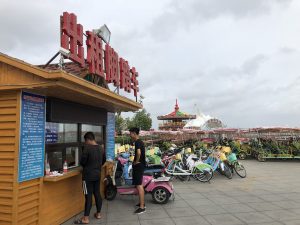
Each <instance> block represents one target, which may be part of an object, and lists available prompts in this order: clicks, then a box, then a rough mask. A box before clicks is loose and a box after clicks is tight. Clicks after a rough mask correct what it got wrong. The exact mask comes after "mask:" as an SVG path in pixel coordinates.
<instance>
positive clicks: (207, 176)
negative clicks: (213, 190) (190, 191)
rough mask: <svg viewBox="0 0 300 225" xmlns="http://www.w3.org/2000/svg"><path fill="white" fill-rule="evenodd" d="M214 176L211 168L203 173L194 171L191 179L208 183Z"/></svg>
mask: <svg viewBox="0 0 300 225" xmlns="http://www.w3.org/2000/svg"><path fill="white" fill-rule="evenodd" d="M213 176H214V171H213V169H212V168H210V169H205V170H203V171H200V170H198V169H195V174H194V175H193V177H194V178H195V179H197V180H199V181H200V182H209V181H210V180H211V178H213Z"/></svg>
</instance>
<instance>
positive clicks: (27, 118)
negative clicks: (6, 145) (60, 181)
mask: <svg viewBox="0 0 300 225" xmlns="http://www.w3.org/2000/svg"><path fill="white" fill-rule="evenodd" d="M45 101H46V99H45V97H43V96H39V95H35V94H30V93H26V92H22V106H21V124H20V127H21V129H20V149H19V176H18V181H19V182H22V181H27V180H32V179H35V178H39V177H42V176H44V157H45V155H44V154H45V109H46V107H45V105H46V104H45Z"/></svg>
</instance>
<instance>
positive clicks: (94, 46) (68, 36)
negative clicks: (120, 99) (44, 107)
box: [61, 12, 139, 97]
mask: <svg viewBox="0 0 300 225" xmlns="http://www.w3.org/2000/svg"><path fill="white" fill-rule="evenodd" d="M86 36H87V39H86V45H87V58H86V60H85V58H84V47H83V28H82V25H81V24H77V17H76V15H75V14H73V13H68V12H64V13H63V15H62V16H61V47H62V48H65V49H67V50H69V51H70V55H69V57H68V58H69V59H70V60H72V61H73V62H76V63H78V64H79V65H80V66H81V67H86V66H87V67H88V69H89V73H90V74H93V75H96V76H99V77H102V78H104V79H105V80H106V81H107V83H112V84H114V86H116V87H120V88H121V89H124V91H126V92H128V93H131V90H133V93H134V96H135V97H137V94H138V92H139V87H138V84H139V82H138V80H137V77H138V73H137V72H136V69H135V68H134V67H132V68H130V67H129V64H128V61H126V60H125V59H123V58H120V59H119V56H118V53H117V52H115V50H114V49H113V48H112V47H110V46H109V45H108V44H106V45H105V51H104V49H103V45H102V43H103V42H102V39H101V38H100V37H98V35H96V34H94V33H93V32H91V31H86Z"/></svg>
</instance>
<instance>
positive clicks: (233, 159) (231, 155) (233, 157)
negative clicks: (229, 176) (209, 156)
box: [227, 153, 237, 162]
mask: <svg viewBox="0 0 300 225" xmlns="http://www.w3.org/2000/svg"><path fill="white" fill-rule="evenodd" d="M227 159H228V161H229V162H234V161H237V158H236V154H235V153H231V154H230V155H228V156H227Z"/></svg>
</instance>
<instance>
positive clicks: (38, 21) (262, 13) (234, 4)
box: [0, 0, 300, 127]
mask: <svg viewBox="0 0 300 225" xmlns="http://www.w3.org/2000/svg"><path fill="white" fill-rule="evenodd" d="M64 11H68V12H74V13H75V14H77V19H78V22H79V23H81V24H82V25H83V27H84V30H91V29H93V28H98V27H100V26H101V25H103V24H107V25H108V27H109V28H110V30H111V32H112V36H111V45H112V46H113V47H114V48H115V49H116V50H117V51H118V53H119V55H120V56H122V57H124V58H126V59H128V61H129V63H130V65H131V66H135V67H136V68H137V70H138V71H139V74H140V77H139V81H140V89H141V94H142V95H143V96H145V100H144V106H145V108H146V109H147V111H149V112H150V113H151V115H152V117H153V118H154V127H156V126H157V121H156V116H157V115H161V114H166V113H169V112H171V111H172V110H173V108H174V104H175V99H176V98H178V99H179V104H180V109H181V110H182V111H184V112H188V113H196V108H199V110H200V111H201V112H203V113H205V114H209V115H211V116H213V117H217V118H219V119H221V120H222V121H223V122H224V123H226V124H227V125H228V126H229V127H256V126H277V125H282V126H293V127H294V126H300V118H299V115H300V113H299V111H300V101H299V96H300V77H299V75H300V13H299V12H300V1H299V0H298V1H297V0H293V1H292V0H185V1H179V0H178V1H171V0H155V1H154V0H152V1H139V0H135V1H133V0H132V1H131V0H128V1H124V0H110V1H99V0H95V1H87V0H85V1H83V0H82V1H79V0H78V1H76V0H68V1H63V0H43V1H42V0H40V1H39V0H28V1H26V0H24V1H17V0H0V28H1V33H0V52H2V53H5V54H8V55H10V56H13V57H16V58H19V59H22V60H25V61H27V62H29V63H32V64H44V63H46V62H47V61H48V60H49V59H50V58H51V57H52V56H53V55H54V54H55V52H56V51H57V50H58V49H59V45H60V41H59V16H60V15H61V14H62V12H64ZM195 105H196V106H195Z"/></svg>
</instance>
